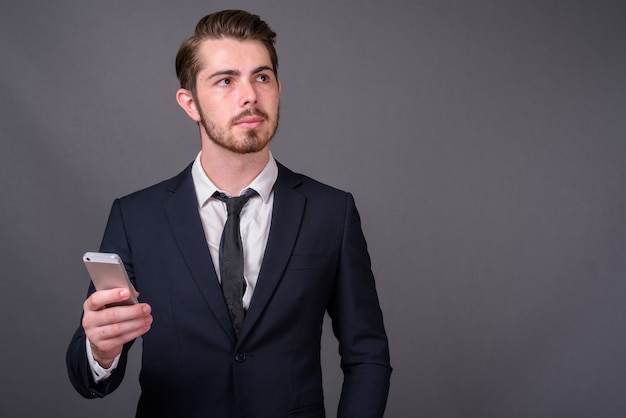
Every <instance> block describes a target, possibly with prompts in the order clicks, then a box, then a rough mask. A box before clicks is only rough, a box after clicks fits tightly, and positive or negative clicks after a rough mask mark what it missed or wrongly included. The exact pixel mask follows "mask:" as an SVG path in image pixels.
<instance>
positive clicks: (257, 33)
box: [176, 10, 278, 95]
mask: <svg viewBox="0 0 626 418" xmlns="http://www.w3.org/2000/svg"><path fill="white" fill-rule="evenodd" d="M222 38H231V39H236V40H241V41H244V40H254V41H260V42H261V43H262V44H263V45H264V46H265V48H267V52H268V53H269V56H270V61H271V62H272V67H273V70H274V74H275V75H276V76H277V75H278V56H277V55H276V49H275V48H274V43H275V41H276V33H275V32H274V31H273V30H272V29H270V27H269V26H268V24H267V23H265V22H264V21H263V20H261V18H260V17H259V16H257V15H254V14H251V13H248V12H246V11H243V10H222V11H221V12H216V13H212V14H210V15H207V16H205V17H203V18H202V19H200V21H199V22H198V24H197V25H196V29H195V30H194V33H193V35H192V36H190V37H189V38H187V39H185V41H183V43H182V45H181V46H180V48H179V49H178V53H177V54H176V77H178V81H179V82H180V87H181V88H183V89H187V90H190V91H191V92H192V93H193V94H194V95H195V93H196V78H197V76H198V72H199V71H200V70H201V69H202V63H201V62H200V59H199V57H198V49H199V48H200V44H201V43H202V41H204V40H207V39H222Z"/></svg>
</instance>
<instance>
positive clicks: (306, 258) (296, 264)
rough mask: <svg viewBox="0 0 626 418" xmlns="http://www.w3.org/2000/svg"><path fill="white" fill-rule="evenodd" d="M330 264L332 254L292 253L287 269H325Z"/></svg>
mask: <svg viewBox="0 0 626 418" xmlns="http://www.w3.org/2000/svg"><path fill="white" fill-rule="evenodd" d="M329 264H330V256H326V255H292V256H291V258H290V259H289V263H288V264H287V270H313V269H323V268H326V267H328V265H329Z"/></svg>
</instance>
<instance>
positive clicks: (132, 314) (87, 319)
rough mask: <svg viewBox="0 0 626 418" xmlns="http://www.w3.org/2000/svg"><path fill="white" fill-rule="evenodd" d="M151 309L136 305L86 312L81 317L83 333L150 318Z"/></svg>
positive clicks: (139, 304)
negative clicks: (92, 329)
mask: <svg viewBox="0 0 626 418" xmlns="http://www.w3.org/2000/svg"><path fill="white" fill-rule="evenodd" d="M151 312H152V308H151V307H150V305H148V304H147V303H137V304H134V305H127V306H112V307H109V308H104V309H100V310H96V311H89V310H86V311H85V314H84V315H83V323H82V325H83V328H84V329H85V331H87V330H88V329H91V328H98V327H103V326H107V325H112V324H118V323H122V322H126V321H132V320H135V319H140V318H146V317H148V316H150V313H151Z"/></svg>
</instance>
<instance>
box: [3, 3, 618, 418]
mask: <svg viewBox="0 0 626 418" xmlns="http://www.w3.org/2000/svg"><path fill="white" fill-rule="evenodd" d="M622 4H623V3H622V2H619V1H614V2H611V1H474V2H468V1H462V0H457V1H454V0H450V1H386V2H377V1H360V2H356V1H352V2H334V1H316V2H295V1H287V0H284V1H272V2H270V1H252V0H250V1H238V2H226V1H214V2H208V1H178V2H169V1H148V0H140V1H106V2H104V1H102V2H89V1H78V0H76V1H71V0H60V1H55V2H50V1H43V0H33V1H5V2H3V3H2V5H1V6H0V139H1V151H0V190H1V192H2V204H1V206H0V225H1V228H2V229H1V233H0V246H1V247H0V266H2V273H1V274H2V280H1V281H0V294H1V295H2V296H1V298H2V303H1V307H0V309H1V313H0V327H1V328H0V332H1V334H0V335H1V339H0V369H1V372H0V375H1V376H2V379H1V380H0V381H1V383H0V410H1V412H0V415H2V416H6V417H29V418H31V417H43V416H55V417H111V416H131V415H132V414H133V413H134V408H135V402H136V399H137V396H138V385H137V379H136V375H137V372H138V369H139V355H138V354H139V350H137V349H135V350H133V351H134V353H133V357H132V359H131V365H130V370H129V373H128V375H127V378H126V381H125V382H124V384H123V385H122V386H121V387H120V389H119V390H118V391H117V392H116V393H114V394H112V395H111V396H110V397H109V398H107V399H104V400H93V401H88V400H83V399H82V398H80V397H79V396H78V395H77V394H76V393H75V392H74V391H73V389H72V388H71V386H70V384H69V382H68V379H67V378H66V373H65V365H64V352H65V347H66V345H67V343H68V341H69V338H70V336H71V334H72V332H73V331H74V328H75V327H76V326H78V323H79V314H80V310H81V306H82V301H83V299H84V295H85V291H86V287H87V281H88V278H87V275H86V272H85V270H84V267H83V266H82V264H81V261H80V259H81V255H82V253H83V252H84V251H86V250H93V249H96V248H97V247H98V245H99V242H100V238H101V234H102V231H103V228H104V224H105V221H106V216H107V214H108V210H109V208H110V205H111V203H112V200H113V199H114V198H115V197H118V196H121V195H123V194H126V193H129V192H131V191H134V190H136V189H138V188H141V187H145V186H148V185H150V184H152V183H155V182H157V181H159V180H161V179H164V178H167V177H170V176H171V175H174V174H176V173H177V172H178V171H179V170H180V169H182V168H183V167H184V166H185V165H186V164H187V163H188V162H189V161H191V160H192V159H193V158H194V156H195V154H196V152H197V150H198V148H199V139H198V134H197V129H196V127H195V125H194V124H193V123H192V122H190V121H189V120H188V119H187V117H186V116H185V115H184V114H183V112H182V111H181V110H180V109H179V108H178V107H177V105H176V103H175V100H174V92H175V90H176V88H177V84H176V79H175V76H174V70H173V58H174V55H175V53H176V50H177V48H178V46H179V44H180V42H181V41H182V40H183V38H185V37H186V36H188V35H189V34H190V33H191V31H192V29H193V26H194V25H195V23H196V21H197V20H198V19H199V18H200V17H202V16H204V15H205V14H207V13H209V12H211V11H215V10H218V9H222V8H227V7H228V8H233V7H236V8H245V9H248V10H250V11H253V12H256V13H258V14H260V15H261V16H262V17H263V18H264V19H266V20H267V21H268V22H269V23H270V24H271V26H272V27H273V28H274V29H275V30H276V31H277V32H278V34H279V41H278V52H279V57H280V74H279V75H280V77H281V79H282V82H283V96H282V115H281V126H280V128H279V133H278V135H277V137H276V138H275V140H274V143H273V150H274V154H275V156H276V157H277V158H278V159H279V160H280V161H281V162H283V163H284V164H286V165H288V166H290V167H292V168H294V169H296V170H297V171H301V172H303V173H306V174H308V175H311V176H313V177H316V178H318V179H320V180H322V181H325V182H327V183H331V184H333V185H335V186H338V187H341V188H344V189H347V190H350V191H352V192H353V193H354V195H355V197H356V199H357V204H358V206H359V208H360V211H361V215H362V218H363V227H364V230H365V233H366V235H367V237H368V240H369V245H370V250H371V255H372V258H373V268H374V270H375V273H376V275H377V279H378V282H377V283H378V289H379V293H380V299H381V304H382V309H383V311H384V314H385V320H386V325H387V329H388V333H389V337H390V340H391V349H392V361H393V365H394V366H395V371H394V374H393V379H392V390H391V393H390V397H389V405H388V409H387V411H388V413H387V416H388V417H413V416H420V417H442V418H443V417H498V418H500V417H512V418H515V417H581V418H582V417H618V416H624V415H625V414H626V396H625V395H624V394H625V392H626V361H624V358H625V355H626V337H625V336H624V330H625V327H624V325H625V315H626V304H625V303H624V301H623V300H624V293H625V291H626V283H625V281H624V274H625V273H626V257H625V255H624V252H625V250H626V221H625V219H624V214H625V209H626V194H625V188H624V178H625V175H626V164H625V162H626V143H625V136H626V135H625V133H626V122H625V118H624V114H625V111H626V100H625V97H626V79H625V74H626V52H625V51H626V29H625V28H624V27H625V25H624V11H625V10H624V9H625V7H623V6H622ZM323 355H324V370H325V387H326V397H327V404H328V410H329V411H331V416H332V411H334V409H335V407H336V403H337V398H338V390H339V389H338V388H339V385H340V378H341V377H340V374H339V372H338V370H337V368H338V367H337V365H338V359H337V355H336V344H335V343H334V341H333V339H332V338H331V337H330V336H329V334H326V335H325V339H324V346H323Z"/></svg>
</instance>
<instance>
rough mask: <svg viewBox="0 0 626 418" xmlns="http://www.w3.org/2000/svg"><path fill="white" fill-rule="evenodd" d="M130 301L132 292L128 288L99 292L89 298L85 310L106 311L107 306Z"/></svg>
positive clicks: (84, 306)
mask: <svg viewBox="0 0 626 418" xmlns="http://www.w3.org/2000/svg"><path fill="white" fill-rule="evenodd" d="M128 299H130V291H129V290H128V289H126V288H117V289H109V290H99V291H96V292H94V293H92V294H91V296H89V297H88V298H87V300H86V301H85V303H84V305H83V308H84V310H85V311H98V310H101V309H104V308H105V307H106V305H110V304H113V303H118V302H123V301H125V300H128Z"/></svg>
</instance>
